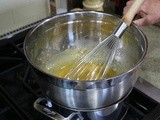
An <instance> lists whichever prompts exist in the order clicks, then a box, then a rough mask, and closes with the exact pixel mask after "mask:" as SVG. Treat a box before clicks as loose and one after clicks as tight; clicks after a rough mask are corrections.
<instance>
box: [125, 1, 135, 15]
mask: <svg viewBox="0 0 160 120" xmlns="http://www.w3.org/2000/svg"><path fill="white" fill-rule="evenodd" d="M133 1H134V0H129V1H127V3H126V6H125V7H124V8H123V15H124V14H125V13H126V12H127V11H128V10H129V8H130V7H131V5H132V4H133Z"/></svg>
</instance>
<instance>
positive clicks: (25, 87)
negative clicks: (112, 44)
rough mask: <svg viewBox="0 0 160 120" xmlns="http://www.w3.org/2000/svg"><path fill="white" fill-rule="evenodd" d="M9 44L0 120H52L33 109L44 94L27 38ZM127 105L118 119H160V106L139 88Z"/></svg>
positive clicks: (1, 54) (0, 51) (2, 51)
mask: <svg viewBox="0 0 160 120" xmlns="http://www.w3.org/2000/svg"><path fill="white" fill-rule="evenodd" d="M7 41H9V42H7V43H5V44H4V43H3V44H0V64H1V67H0V120H12V119H15V120H44V119H45V120H50V118H48V117H46V116H45V115H43V114H41V113H40V112H38V111H37V110H36V109H35V108H34V107H33V104H34V102H35V101H36V100H37V99H38V98H40V97H44V95H43V93H42V91H41V89H40V88H39V86H38V85H37V81H36V79H35V78H34V71H33V70H32V67H31V66H30V64H29V63H28V62H27V60H26V58H25V56H24V53H23V41H24V36H23V37H20V38H18V39H14V40H7ZM0 42H1V41H0ZM124 104H125V106H127V109H126V110H125V111H124V112H125V116H123V117H120V118H118V117H117V120H121V119H122V120H160V103H158V102H157V101H155V100H153V99H151V98H150V97H149V96H146V95H145V94H144V93H143V92H141V91H139V90H138V89H136V88H133V90H132V92H131V94H130V95H129V96H128V97H127V98H126V100H125V102H124ZM87 120H88V118H87Z"/></svg>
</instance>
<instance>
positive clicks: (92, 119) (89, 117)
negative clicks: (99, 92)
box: [34, 98, 128, 120]
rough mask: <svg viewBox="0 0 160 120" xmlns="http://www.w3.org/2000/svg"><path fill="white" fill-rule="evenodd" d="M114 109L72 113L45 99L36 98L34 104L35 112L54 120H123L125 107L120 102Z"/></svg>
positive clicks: (126, 108) (126, 109)
mask: <svg viewBox="0 0 160 120" xmlns="http://www.w3.org/2000/svg"><path fill="white" fill-rule="evenodd" d="M114 107H116V110H114V111H112V110H111V109H110V108H113V107H110V108H109V107H108V108H107V107H106V108H103V109H101V110H94V111H93V110H92V111H73V110H69V109H65V108H62V107H60V106H58V105H56V104H54V103H53V102H52V101H51V100H50V99H47V98H38V99H37V100H36V101H35V102H34V108H35V109H36V110H38V111H39V112H41V113H42V114H44V115H46V116H48V117H50V118H52V119H54V120H66V119H67V120H123V118H124V116H125V115H126V113H127V111H128V107H127V105H126V104H124V102H122V103H119V104H115V105H114ZM109 110H111V112H109Z"/></svg>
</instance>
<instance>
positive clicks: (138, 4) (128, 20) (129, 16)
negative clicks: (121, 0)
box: [122, 0, 144, 26]
mask: <svg viewBox="0 0 160 120" xmlns="http://www.w3.org/2000/svg"><path fill="white" fill-rule="evenodd" d="M143 2H144V0H135V1H134V3H133V4H132V6H131V7H130V9H129V10H128V11H127V13H126V14H125V15H124V16H123V17H122V21H123V22H124V23H126V24H127V25H128V26H129V25H130V24H131V22H132V20H133V18H134V16H135V15H136V14H137V12H138V10H139V8H140V7H141V5H142V4H143Z"/></svg>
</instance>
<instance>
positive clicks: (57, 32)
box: [24, 11, 148, 110]
mask: <svg viewBox="0 0 160 120" xmlns="http://www.w3.org/2000/svg"><path fill="white" fill-rule="evenodd" d="M119 20H120V19H119V18H118V17H116V16H113V15H110V14H106V13H99V12H93V11H81V12H72V13H65V14H60V15H56V16H54V17H52V18H49V19H47V20H45V21H43V22H42V23H41V24H39V25H38V26H37V27H36V28H34V29H33V30H31V32H30V33H29V34H28V35H27V36H26V39H25V42H24V52H25V55H26V57H27V59H28V61H29V62H30V64H31V65H32V66H33V68H35V71H36V75H37V82H38V83H39V85H40V87H41V88H42V90H43V92H44V93H45V95H46V96H47V97H48V98H50V99H51V100H52V101H54V102H55V103H57V104H59V105H61V106H64V107H67V108H70V109H76V110H93V109H100V108H102V107H107V106H110V105H112V104H115V103H117V102H118V101H121V100H122V99H123V98H124V97H125V96H127V95H128V93H129V92H130V91H131V90H132V88H133V86H134V84H135V82H136V80H137V78H138V74H137V72H138V68H139V66H140V64H141V63H142V61H143V59H144V57H145V55H146V51H147V44H148V43H147V39H146V37H145V35H144V34H143V33H142V32H141V31H140V30H139V29H138V28H137V27H136V26H135V25H131V27H129V28H128V30H127V31H126V32H125V33H124V35H123V36H122V38H121V40H120V44H119V46H118V51H117V53H116V56H115V58H114V63H113V65H112V67H113V69H115V70H116V71H117V73H118V74H117V75H116V76H114V77H111V78H106V79H102V80H83V81H81V80H69V79H66V78H62V77H59V76H56V75H53V74H51V73H50V72H49V70H48V69H49V67H57V66H58V65H59V64H61V63H63V64H67V63H66V62H69V61H70V60H71V59H73V58H74V57H75V56H76V53H75V51H74V50H75V49H74V48H76V49H79V48H84V49H85V48H89V47H91V46H92V47H94V46H95V45H96V44H98V43H99V42H100V41H102V40H103V39H104V38H105V37H107V36H108V35H110V34H111V33H112V32H113V30H114V28H115V27H116V26H117V24H118V22H119ZM69 48H73V51H72V50H71V51H70V52H73V53H72V54H66V56H67V57H66V56H65V57H63V56H61V57H60V59H58V60H57V63H56V64H55V63H54V59H56V58H57V54H61V52H64V51H65V50H66V49H69ZM60 61H61V62H60ZM53 64H54V65H53ZM52 65H53V66H52Z"/></svg>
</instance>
